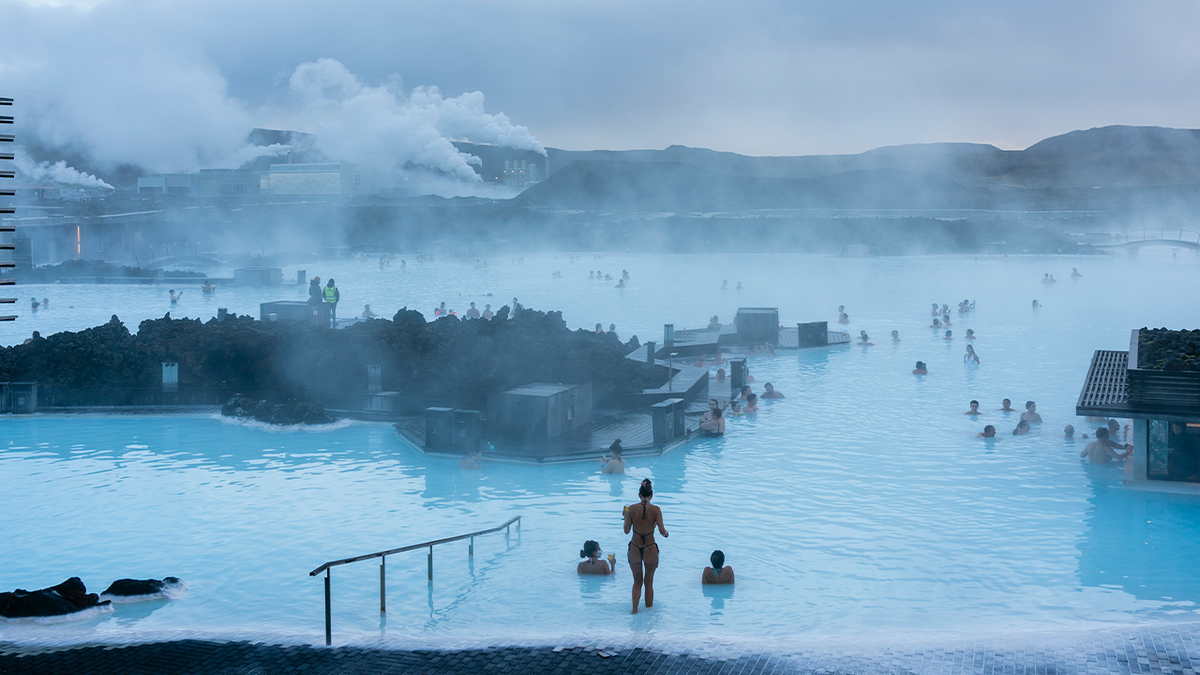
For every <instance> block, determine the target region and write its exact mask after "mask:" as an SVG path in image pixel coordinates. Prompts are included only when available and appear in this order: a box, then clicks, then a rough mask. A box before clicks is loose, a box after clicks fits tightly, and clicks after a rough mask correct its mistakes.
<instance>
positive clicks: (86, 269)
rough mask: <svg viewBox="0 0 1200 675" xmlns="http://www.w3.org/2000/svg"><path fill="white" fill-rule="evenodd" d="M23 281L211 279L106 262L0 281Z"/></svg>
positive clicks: (14, 273) (34, 270) (9, 273)
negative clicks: (17, 279)
mask: <svg viewBox="0 0 1200 675" xmlns="http://www.w3.org/2000/svg"><path fill="white" fill-rule="evenodd" d="M8 277H20V280H21V283H25V284H52V283H55V282H60V281H61V282H65V283H71V282H75V281H89V282H90V281H103V280H104V279H158V278H161V279H164V280H166V279H171V280H174V279H178V280H180V281H194V280H201V279H206V278H208V275H207V274H202V273H200V272H186V271H182V270H151V269H145V268H142V267H128V266H125V265H114V264H112V263H106V262H104V261H103V260H68V261H66V262H64V263H61V264H58V265H41V266H39V267H31V268H25V269H21V270H5V271H4V273H3V274H0V278H8Z"/></svg>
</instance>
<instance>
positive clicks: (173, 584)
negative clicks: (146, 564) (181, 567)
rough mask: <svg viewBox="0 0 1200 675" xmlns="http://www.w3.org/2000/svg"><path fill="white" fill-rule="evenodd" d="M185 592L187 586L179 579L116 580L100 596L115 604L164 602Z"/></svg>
mask: <svg viewBox="0 0 1200 675" xmlns="http://www.w3.org/2000/svg"><path fill="white" fill-rule="evenodd" d="M185 590H187V584H185V583H183V581H182V580H181V579H179V577H163V578H162V579H117V580H116V581H114V582H112V583H111V584H109V586H108V588H106V589H104V592H103V593H101V594H100V598H101V599H102V600H107V601H110V602H113V603H115V604H127V603H131V602H145V601H148V600H165V599H168V598H172V597H175V596H177V595H178V594H180V593H182V592H183V591H185Z"/></svg>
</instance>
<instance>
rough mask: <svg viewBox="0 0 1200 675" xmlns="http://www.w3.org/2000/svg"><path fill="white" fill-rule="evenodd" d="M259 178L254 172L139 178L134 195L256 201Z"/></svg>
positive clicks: (206, 171)
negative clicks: (236, 198)
mask: <svg viewBox="0 0 1200 675" xmlns="http://www.w3.org/2000/svg"><path fill="white" fill-rule="evenodd" d="M262 180H263V179H262V177H261V176H260V175H259V173H258V172H257V171H236V170H233V169H201V170H199V171H197V172H195V173H171V174H160V175H157V176H145V177H143V178H139V179H138V182H137V185H138V194H140V195H151V196H177V197H196V198H210V199H216V198H222V197H225V198H228V197H257V196H258V195H260V194H262Z"/></svg>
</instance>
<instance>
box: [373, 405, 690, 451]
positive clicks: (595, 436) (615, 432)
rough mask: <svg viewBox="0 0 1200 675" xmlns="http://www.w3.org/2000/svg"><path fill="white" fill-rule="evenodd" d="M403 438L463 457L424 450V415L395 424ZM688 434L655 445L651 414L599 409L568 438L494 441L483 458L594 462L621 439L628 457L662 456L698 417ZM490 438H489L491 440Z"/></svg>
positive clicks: (676, 445)
mask: <svg viewBox="0 0 1200 675" xmlns="http://www.w3.org/2000/svg"><path fill="white" fill-rule="evenodd" d="M395 426H396V431H397V433H399V434H400V436H401V438H403V439H405V440H406V441H408V442H409V443H412V444H413V445H415V446H417V448H418V449H419V450H420V451H421V452H423V453H425V454H427V455H433V456H440V457H461V456H462V453H461V452H441V451H436V450H434V451H431V450H426V449H425V417H424V415H413V416H408V417H406V418H404V419H403V420H401V421H400V422H398V423H396V425H395ZM686 428H687V435H686V436H684V437H683V438H679V439H676V440H675V441H673V442H671V443H668V444H667V445H665V446H663V447H656V446H655V445H654V430H653V423H652V421H651V418H650V414H649V413H641V412H625V411H596V413H595V414H594V416H593V419H592V423H591V424H590V425H588V426H587V427H584V428H583V429H582V430H581V432H580V433H578V434H573V435H571V437H569V438H564V439H555V440H553V441H552V442H550V443H546V444H536V443H512V442H504V441H492V444H493V445H494V447H495V448H496V450H495V451H494V452H486V453H485V454H484V459H488V460H498V461H510V462H525V463H534V464H552V463H559V462H578V461H595V459H596V458H597V457H599V456H600V455H601V454H603V453H604V452H606V451H607V450H608V446H610V445H612V442H613V441H615V440H616V439H618V438H619V439H621V447H622V448H624V451H625V452H624V454H625V455H626V456H629V457H641V456H657V455H662V454H665V453H667V452H670V451H671V450H674V449H675V448H677V447H679V445H681V444H682V443H683V442H685V441H686V440H688V439H689V438H690V437H691V436H693V435H694V434H695V433H696V432H697V431H698V429H699V418H697V419H689V420H687V422H686ZM489 440H490V439H489Z"/></svg>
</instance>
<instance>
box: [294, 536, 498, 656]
mask: <svg viewBox="0 0 1200 675" xmlns="http://www.w3.org/2000/svg"><path fill="white" fill-rule="evenodd" d="M513 523H516V525H517V532H518V533H520V532H521V516H514V517H512V518H509V519H508V520H507V521H505V522H504V523H501V524H500V525H497V526H496V527H492V528H489V529H486V530H479V531H478V532H471V533H469V534H460V535H457V536H454V537H446V538H444V539H434V540H433V541H425V542H421V543H420V544H411V545H409V546H401V547H399V548H390V549H388V550H386V551H378V552H376V553H368V554H366V555H359V556H355V557H353V558H342V559H341V560H331V561H329V562H327V563H324V564H323V565H321V566H320V567H318V568H317V569H315V570H313V571H311V572H309V573H308V576H310V577H315V576H317V575H318V574H320V573H321V572H324V573H325V644H327V645H331V644H333V604H332V603H333V600H332V597H331V596H330V588H329V578H330V572H331V570H332V569H333V568H334V567H337V566H339V565H349V564H350V563H355V562H361V561H363V560H370V559H372V558H379V612H380V613H381V614H382V613H387V577H386V565H387V556H389V555H392V554H394V553H404V552H405V551H415V550H417V549H419V548H428V549H429V558H428V562H429V583H431V584H432V583H433V547H434V546H437V545H438V544H448V543H450V542H452V541H462V540H463V539H470V540H471V544H470V545H469V546H468V547H467V555H468V556H469V557H472V558H473V557H475V537H478V536H481V535H485V534H491V533H493V532H499V531H500V530H504V534H505V535H506V536H507V535H508V532H509V528H510V527H511V526H512V525H513Z"/></svg>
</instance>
